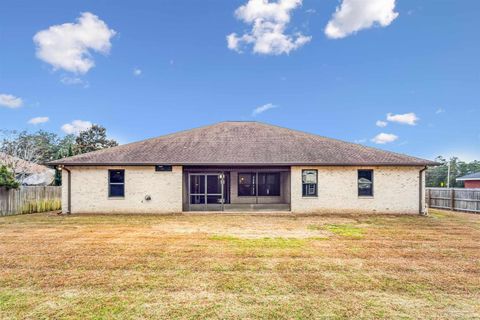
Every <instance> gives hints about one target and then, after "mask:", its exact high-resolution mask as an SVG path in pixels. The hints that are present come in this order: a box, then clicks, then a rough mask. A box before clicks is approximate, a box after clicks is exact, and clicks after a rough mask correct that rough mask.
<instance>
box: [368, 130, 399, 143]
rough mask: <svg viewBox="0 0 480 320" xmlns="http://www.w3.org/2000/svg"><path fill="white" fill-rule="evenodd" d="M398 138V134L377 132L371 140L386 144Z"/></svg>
mask: <svg viewBox="0 0 480 320" xmlns="http://www.w3.org/2000/svg"><path fill="white" fill-rule="evenodd" d="M397 139H398V136H396V135H394V134H392V133H383V132H382V133H379V134H377V135H376V136H375V137H373V138H372V142H374V143H377V144H386V143H389V142H393V141H395V140H397Z"/></svg>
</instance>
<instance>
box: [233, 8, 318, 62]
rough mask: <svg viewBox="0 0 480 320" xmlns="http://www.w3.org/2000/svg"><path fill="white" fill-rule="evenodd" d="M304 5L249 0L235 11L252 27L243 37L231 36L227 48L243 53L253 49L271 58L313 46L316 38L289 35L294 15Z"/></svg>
mask: <svg viewBox="0 0 480 320" xmlns="http://www.w3.org/2000/svg"><path fill="white" fill-rule="evenodd" d="M301 5H302V0H278V1H277V2H269V1H268V0H248V2H247V3H246V4H245V5H243V6H240V7H238V8H237V10H235V16H236V17H237V19H239V20H241V21H243V22H244V23H246V24H249V25H251V26H252V30H251V31H250V32H247V33H244V34H243V35H240V36H239V35H237V34H236V33H231V34H229V35H228V36H227V45H228V48H229V49H231V50H235V51H237V52H242V48H243V47H244V46H245V45H253V49H252V50H253V52H254V53H258V54H267V55H280V54H283V53H286V54H288V53H290V51H293V50H296V49H298V48H300V47H301V46H303V45H304V44H306V43H307V42H309V41H310V40H311V39H312V37H310V36H304V35H303V34H301V33H300V32H297V33H294V34H286V33H285V31H286V28H287V25H288V23H289V22H290V16H291V11H292V10H295V9H297V8H298V7H300V6H301Z"/></svg>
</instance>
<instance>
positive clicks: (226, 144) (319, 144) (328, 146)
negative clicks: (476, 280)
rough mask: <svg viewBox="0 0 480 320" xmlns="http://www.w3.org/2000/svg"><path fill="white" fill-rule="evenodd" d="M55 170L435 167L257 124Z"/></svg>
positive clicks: (140, 145)
mask: <svg viewBox="0 0 480 320" xmlns="http://www.w3.org/2000/svg"><path fill="white" fill-rule="evenodd" d="M50 164H52V165H58V164H64V165H117V164H118V165H147V164H148V165H155V164H170V165H402V166H415V165H416V166H424V165H435V164H436V163H435V162H433V161H429V160H424V159H420V158H416V157H411V156H407V155H403V154H398V153H394V152H389V151H384V150H379V149H376V148H371V147H366V146H363V145H359V144H354V143H350V142H345V141H340V140H336V139H331V138H326V137H322V136H318V135H314V134H310V133H305V132H301V131H296V130H291V129H287V128H282V127H278V126H274V125H269V124H265V123H261V122H240V121H232V122H220V123H217V124H213V125H210V126H206V127H200V128H196V129H191V130H186V131H181V132H177V133H173V134H168V135H164V136H160V137H157V138H152V139H147V140H143V141H139V142H134V143H130V144H125V145H121V146H118V147H113V148H109V149H104V150H99V151H95V152H90V153H86V154H81V155H77V156H73V157H69V158H64V159H60V160H57V161H53V162H51V163H50Z"/></svg>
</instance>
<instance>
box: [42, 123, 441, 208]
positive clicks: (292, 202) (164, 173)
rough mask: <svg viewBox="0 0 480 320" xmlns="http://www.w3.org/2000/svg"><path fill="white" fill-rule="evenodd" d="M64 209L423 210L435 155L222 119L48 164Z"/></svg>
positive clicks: (267, 125) (261, 124)
mask: <svg viewBox="0 0 480 320" xmlns="http://www.w3.org/2000/svg"><path fill="white" fill-rule="evenodd" d="M51 164H52V165H56V166H57V167H60V168H61V169H62V181H63V196H62V197H63V198H62V205H63V212H69V213H180V212H185V211H216V210H218V211H267V210H268V211H282V210H283V211H291V212H294V213H321V212H328V213H331V212H378V213H423V212H424V210H425V200H424V198H425V197H424V185H425V169H426V166H428V165H436V163H435V162H432V161H429V160H424V159H420V158H416V157H411V156H407V155H403V154H398V153H393V152H389V151H383V150H379V149H375V148H370V147H366V146H363V145H359V144H354V143H350V142H344V141H340V140H336V139H330V138H326V137H322V136H318V135H314V134H310V133H306V132H302V131H296V130H291V129H286V128H282V127H278V126H274V125H269V124H265V123H261V122H242V121H229V122H221V123H217V124H214V125H210V126H205V127H200V128H196V129H191V130H186V131H181V132H177V133H172V134H168V135H164V136H160V137H157V138H152V139H148V140H144V141H139V142H135V143H130V144H125V145H121V146H118V147H113V148H109V149H104V150H100V151H95V152H91V153H86V154H82V155H77V156H73V157H69V158H65V159H61V160H57V161H54V162H52V163H51Z"/></svg>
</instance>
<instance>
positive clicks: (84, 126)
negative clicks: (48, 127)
mask: <svg viewBox="0 0 480 320" xmlns="http://www.w3.org/2000/svg"><path fill="white" fill-rule="evenodd" d="M91 126H92V123H91V122H90V121H83V120H73V121H72V122H71V123H65V124H64V125H63V126H62V131H63V132H65V133H66V134H72V133H73V134H79V133H80V132H82V131H86V130H88V129H90V127H91Z"/></svg>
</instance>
